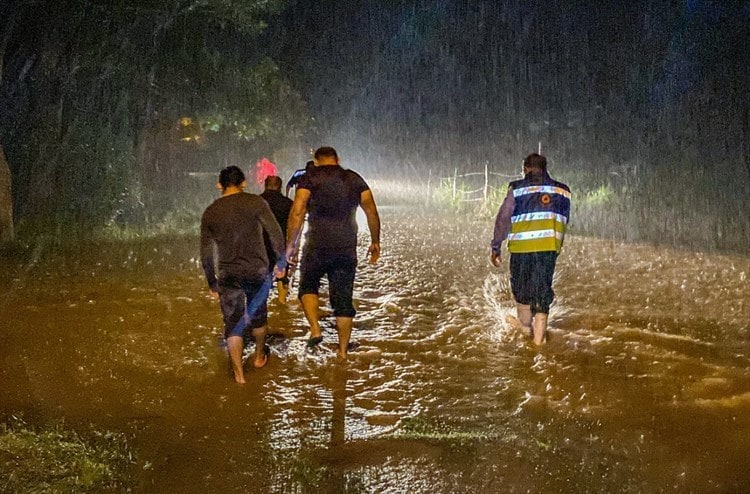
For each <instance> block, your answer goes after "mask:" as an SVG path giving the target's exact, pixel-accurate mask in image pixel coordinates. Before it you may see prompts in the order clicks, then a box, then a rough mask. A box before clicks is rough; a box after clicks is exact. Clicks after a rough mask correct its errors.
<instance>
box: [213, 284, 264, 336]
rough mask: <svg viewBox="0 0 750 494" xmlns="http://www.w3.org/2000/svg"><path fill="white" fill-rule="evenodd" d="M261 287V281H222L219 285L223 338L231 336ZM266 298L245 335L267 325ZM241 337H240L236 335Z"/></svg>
mask: <svg viewBox="0 0 750 494" xmlns="http://www.w3.org/2000/svg"><path fill="white" fill-rule="evenodd" d="M262 286H263V280H257V281H255V280H253V281H250V280H243V281H237V280H232V281H224V282H221V283H219V302H220V304H221V314H222V316H224V337H225V338H227V337H229V336H232V334H231V333H232V330H233V329H234V327H235V326H236V325H237V323H238V322H239V320H240V319H242V316H243V315H244V314H245V307H247V305H249V304H250V301H251V300H253V297H255V296H256V295H257V294H258V292H260V290H261V287H262ZM267 298H268V297H263V301H262V302H261V304H260V306H259V307H258V309H257V310H256V311H255V314H253V317H252V318H251V319H250V323H249V324H248V325H247V326H246V327H245V331H244V332H245V333H248V332H250V330H252V329H255V328H260V327H262V326H265V325H266V324H268V303H267V300H266V299H267ZM237 336H242V335H237Z"/></svg>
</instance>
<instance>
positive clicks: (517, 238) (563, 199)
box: [491, 153, 570, 345]
mask: <svg viewBox="0 0 750 494" xmlns="http://www.w3.org/2000/svg"><path fill="white" fill-rule="evenodd" d="M523 174H524V178H523V179H522V180H516V181H514V182H511V183H510V184H509V185H508V194H507V196H506V197H505V200H504V201H503V204H502V205H501V206H500V210H499V211H498V212H497V218H496V219H495V232H494V236H493V238H492V257H491V260H492V264H493V265H494V266H496V267H497V266H500V262H501V261H502V257H501V254H500V252H501V247H502V243H503V241H504V240H506V239H507V241H508V251H509V252H510V286H511V291H512V292H513V298H514V299H515V300H516V309H517V314H518V317H513V316H508V322H509V323H511V325H513V326H515V327H519V328H523V329H525V330H527V331H529V332H530V333H531V335H532V337H533V339H534V343H535V344H536V345H541V344H542V343H544V341H545V339H546V332H547V318H548V315H549V306H550V304H551V303H552V300H553V299H554V297H555V293H554V292H553V291H552V277H553V275H554V273H555V263H556V262H557V255H558V254H559V253H560V249H562V244H563V239H564V237H565V228H566V226H567V224H568V216H569V214H570V189H569V188H568V186H567V185H565V184H564V183H562V182H557V181H555V180H552V178H551V177H550V176H549V174H548V173H547V159H546V158H545V157H544V156H542V155H540V154H537V153H533V154H530V155H529V156H527V157H526V159H525V160H523Z"/></svg>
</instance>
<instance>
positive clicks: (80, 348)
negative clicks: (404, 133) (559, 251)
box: [0, 209, 750, 492]
mask: <svg viewBox="0 0 750 494" xmlns="http://www.w3.org/2000/svg"><path fill="white" fill-rule="evenodd" d="M383 220H384V231H383V245H384V253H383V257H382V258H381V261H380V264H379V265H378V266H369V265H366V264H362V265H361V266H360V275H359V278H358V281H357V286H356V287H355V298H356V301H357V306H358V310H359V313H358V315H357V319H356V320H355V333H354V339H355V340H357V341H358V342H359V343H360V348H359V349H358V350H357V351H356V352H354V353H352V355H351V358H350V360H349V361H348V362H340V361H338V360H337V359H336V358H335V356H334V352H333V350H332V349H331V347H327V346H326V345H333V344H334V343H335V341H336V336H335V329H334V321H333V318H332V317H331V316H330V314H328V313H327V312H326V316H325V317H324V319H323V326H324V335H325V338H326V339H325V343H324V345H323V348H322V350H321V351H320V352H318V353H317V354H315V355H310V354H308V353H307V352H306V351H305V341H306V338H305V335H306V331H307V329H306V324H305V321H304V317H303V315H302V312H301V310H299V308H298V307H297V306H296V305H295V304H294V303H290V304H289V305H287V306H278V305H277V304H276V303H275V302H272V304H271V318H270V325H271V327H272V331H275V332H277V333H278V334H277V336H275V337H274V338H273V339H272V341H271V347H272V350H273V357H272V359H271V360H270V362H269V365H268V366H267V367H266V368H264V369H262V370H259V371H258V370H251V371H250V372H249V382H248V384H247V385H246V386H244V387H241V386H237V385H235V384H234V383H233V382H232V380H231V379H230V378H229V373H228V372H229V369H228V364H227V362H226V357H225V356H224V355H223V354H222V353H221V349H220V348H219V345H218V344H217V341H218V335H219V334H220V332H221V317H220V314H219V309H218V307H217V306H216V304H215V303H214V302H212V301H210V300H209V299H207V298H206V297H205V287H204V281H203V279H202V274H201V272H200V269H199V267H198V266H197V264H196V261H195V259H194V257H195V252H196V251H197V242H196V241H195V239H190V240H189V241H185V240H180V241H178V242H163V241H152V242H144V243H142V244H138V245H134V244H129V245H110V246H106V248H102V246H95V247H92V248H91V249H88V248H84V249H83V251H82V252H80V253H76V254H71V255H67V256H59V257H57V258H55V259H50V260H47V261H46V262H45V261H41V262H39V263H37V264H36V265H35V266H32V267H27V266H25V265H14V264H13V263H12V261H10V260H6V261H5V263H6V265H5V266H4V268H5V269H7V270H8V272H10V274H11V276H10V278H9V279H7V280H4V281H2V288H3V296H2V299H0V300H1V301H2V302H1V303H2V310H3V314H4V319H5V321H6V322H5V325H4V326H5V330H4V331H3V332H2V335H0V365H2V367H0V378H1V379H2V383H3V385H2V387H1V388H0V412H2V413H3V414H6V415H7V414H8V413H10V412H17V411H22V412H24V414H25V415H26V417H27V418H29V419H31V420H38V421H44V420H47V419H54V418H60V417H65V418H66V421H68V423H69V424H72V425H75V424H77V423H79V424H88V423H95V424H99V425H101V426H106V427H108V428H110V429H116V430H123V431H125V432H127V433H128V434H129V435H130V437H131V438H132V443H133V446H134V447H135V449H136V450H137V451H138V453H139V463H138V467H137V471H135V472H134V475H135V477H136V478H137V480H138V486H139V488H140V490H142V491H144V492H170V491H171V492H206V491H214V490H219V489H224V490H228V491H230V492H233V491H235V490H238V489H240V488H242V487H244V488H248V487H250V486H252V489H251V490H252V491H254V492H263V491H273V492H454V491H463V492H582V491H589V492H602V491H617V492H623V491H625V492H654V491H664V490H666V491H694V492H707V491H708V492H728V491H729V492H731V491H734V492H739V491H744V490H747V489H750V473H748V472H750V469H748V467H750V461H748V460H747V459H746V458H747V455H746V451H747V450H748V447H750V413H748V412H750V328H749V327H748V322H747V321H748V317H749V316H750V291H748V290H747V275H748V273H750V260H748V259H744V258H738V257H727V256H719V255H708V254H701V253H689V252H678V251H673V250H669V249H661V248H655V247H650V246H638V245H635V246H634V245H623V244H615V243H611V242H608V241H601V240H591V239H583V238H577V237H575V236H573V237H570V238H569V239H568V240H566V242H567V244H566V246H565V249H564V252H563V255H562V256H561V258H560V261H559V269H558V273H557V279H556V285H555V289H556V293H557V296H558V298H557V301H556V304H555V306H554V307H553V313H552V315H551V327H552V329H551V337H550V342H549V343H548V345H547V346H546V347H544V348H543V349H542V350H541V351H539V352H537V351H536V350H535V349H534V348H531V347H530V346H529V344H528V342H527V340H526V338H525V337H524V335H522V334H518V333H516V332H513V331H512V330H511V328H509V327H508V326H507V325H506V324H505V323H504V322H503V321H504V318H505V317H504V316H505V315H506V314H508V313H509V312H510V311H512V310H513V304H512V300H511V297H510V290H509V286H508V282H507V267H504V268H502V269H500V270H494V269H493V268H491V267H490V265H489V260H488V252H489V248H488V245H489V238H490V236H491V231H490V229H491V224H490V223H491V222H487V223H477V222H472V221H467V220H466V219H464V218H462V219H461V221H456V219H455V218H445V217H440V216H437V215H425V214H419V213H409V214H407V213H406V212H404V211H400V210H398V209H384V211H383ZM365 240H366V239H364V238H363V242H364V241H365ZM364 248H365V247H364V243H363V252H364ZM103 252H106V254H104V253H103ZM363 252H362V253H363ZM324 310H325V309H324Z"/></svg>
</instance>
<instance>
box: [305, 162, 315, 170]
mask: <svg viewBox="0 0 750 494" xmlns="http://www.w3.org/2000/svg"><path fill="white" fill-rule="evenodd" d="M313 168H315V161H313V160H310V161H308V162H307V163H305V171H307V172H309V171H310V170H312V169H313Z"/></svg>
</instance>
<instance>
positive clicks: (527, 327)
mask: <svg viewBox="0 0 750 494" xmlns="http://www.w3.org/2000/svg"><path fill="white" fill-rule="evenodd" d="M516 314H518V317H516V316H511V315H509V316H508V317H506V318H505V320H506V321H508V323H509V324H510V325H511V326H513V327H514V328H515V329H519V330H523V331H524V332H526V333H530V332H531V306H530V305H524V304H516Z"/></svg>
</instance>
